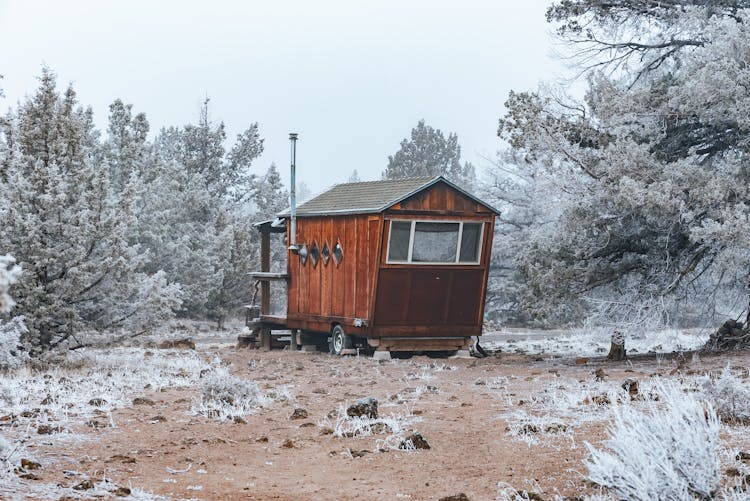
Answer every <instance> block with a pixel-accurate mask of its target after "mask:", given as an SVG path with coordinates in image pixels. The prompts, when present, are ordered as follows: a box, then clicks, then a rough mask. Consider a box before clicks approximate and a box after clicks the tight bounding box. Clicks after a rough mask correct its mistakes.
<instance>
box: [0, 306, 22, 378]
mask: <svg viewBox="0 0 750 501" xmlns="http://www.w3.org/2000/svg"><path fill="white" fill-rule="evenodd" d="M26 331H27V329H26V323H25V322H24V318H23V317H14V318H12V319H11V320H10V321H9V322H3V321H2V320H0V371H5V370H10V369H15V368H18V367H20V366H21V365H22V364H23V363H24V362H26V361H27V360H28V353H26V352H25V351H23V350H22V349H21V336H22V335H23V334H24V333H25V332H26Z"/></svg>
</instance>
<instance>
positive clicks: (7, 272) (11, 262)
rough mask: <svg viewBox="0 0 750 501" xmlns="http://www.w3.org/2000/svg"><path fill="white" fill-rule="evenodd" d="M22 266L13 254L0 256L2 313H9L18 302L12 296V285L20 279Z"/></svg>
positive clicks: (0, 306)
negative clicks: (17, 262) (10, 292)
mask: <svg viewBox="0 0 750 501" xmlns="http://www.w3.org/2000/svg"><path fill="white" fill-rule="evenodd" d="M20 275H21V268H20V267H19V266H17V265H16V260H15V258H13V256H10V255H5V256H0V313H8V312H9V311H10V309H11V308H12V307H13V306H14V305H15V304H16V303H15V302H14V301H13V298H12V297H10V294H9V291H10V286H11V285H13V284H14V283H16V282H17V281H18V277H19V276H20Z"/></svg>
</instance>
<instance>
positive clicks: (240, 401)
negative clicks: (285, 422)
mask: <svg viewBox="0 0 750 501" xmlns="http://www.w3.org/2000/svg"><path fill="white" fill-rule="evenodd" d="M270 400H271V399H270V398H269V397H266V396H265V395H263V393H262V392H261V391H260V388H259V387H258V385H257V384H256V383H254V382H252V381H248V380H246V379H240V378H238V377H236V376H232V375H231V374H229V371H228V370H227V369H226V367H217V368H216V369H215V370H212V371H211V372H209V373H208V374H206V375H205V376H204V378H203V383H202V384H201V398H200V401H199V402H197V403H194V404H193V412H195V413H197V414H200V415H202V416H205V417H207V418H211V419H218V420H220V421H223V420H230V419H236V418H241V417H242V416H246V415H248V414H252V413H254V412H255V411H256V410H257V408H258V407H261V406H263V405H264V404H266V403H268V402H269V401H270Z"/></svg>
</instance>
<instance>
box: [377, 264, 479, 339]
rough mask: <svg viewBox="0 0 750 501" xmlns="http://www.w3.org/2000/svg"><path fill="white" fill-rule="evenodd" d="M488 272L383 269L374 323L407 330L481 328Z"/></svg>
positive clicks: (439, 269)
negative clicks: (469, 326) (450, 326)
mask: <svg viewBox="0 0 750 501" xmlns="http://www.w3.org/2000/svg"><path fill="white" fill-rule="evenodd" d="M484 274H485V269H484V268H481V267H476V268H466V267H462V268H449V267H444V266H441V267H426V266H422V267H400V268H382V269H381V270H380V276H379V279H378V287H377V302H376V305H375V315H374V323H375V326H376V330H377V327H378V326H394V325H401V326H404V327H409V326H411V327H415V328H416V327H419V326H435V327H438V326H441V325H456V326H459V325H481V318H480V316H481V313H480V312H481V310H482V306H483V305H482V302H483V300H484V289H483V285H484Z"/></svg>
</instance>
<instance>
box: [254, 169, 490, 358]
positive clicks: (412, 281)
mask: <svg viewBox="0 0 750 501" xmlns="http://www.w3.org/2000/svg"><path fill="white" fill-rule="evenodd" d="M497 214H498V213H497V211H496V210H495V209H493V208H492V207H490V206H489V205H487V204H486V203H484V202H482V201H481V200H479V199H478V198H476V197H475V196H473V195H472V194H470V193H468V192H466V191H465V190H463V189H461V188H460V187H458V186H456V185H455V184H453V183H451V182H450V181H448V180H446V179H445V178H443V177H435V178H414V179H399V180H384V181H372V182H363V183H347V184H339V185H336V186H334V187H333V188H331V189H330V190H328V191H326V192H325V193H323V194H321V195H320V196H318V197H316V198H313V199H311V200H309V201H308V202H306V203H304V204H302V205H300V206H299V207H298V209H297V213H296V228H297V231H296V238H295V239H292V238H291V235H290V234H289V232H290V231H291V230H290V228H291V226H292V225H290V224H288V221H289V219H290V217H291V215H290V213H289V211H285V212H283V213H281V214H279V218H281V219H283V220H284V221H285V222H286V223H287V224H284V225H281V224H279V222H278V221H277V222H276V225H275V227H276V228H277V229H276V230H273V229H271V225H270V224H269V223H264V224H266V225H267V231H280V230H281V227H284V228H285V229H286V241H287V242H295V243H296V247H297V249H296V250H290V251H288V254H287V255H288V263H287V274H286V276H284V277H283V278H284V279H286V280H287V284H288V286H287V313H286V318H284V319H278V318H275V317H274V318H269V319H268V320H269V321H271V322H276V323H277V324H279V323H283V324H284V325H286V326H287V327H288V328H289V329H293V330H299V331H301V332H302V334H303V336H302V337H303V338H306V339H307V340H308V341H307V342H308V343H309V342H310V341H309V340H310V339H312V340H313V341H312V343H313V344H321V342H323V343H324V342H325V341H323V340H325V339H327V338H328V337H329V336H330V346H331V351H332V352H333V353H336V354H341V353H346V352H347V350H350V349H352V348H354V347H355V346H360V347H365V346H369V347H370V348H374V349H377V350H390V351H454V350H458V349H462V348H465V347H467V346H468V344H469V343H470V337H471V336H479V335H481V333H482V319H483V315H484V300H485V292H486V288H487V274H488V271H489V263H490V252H491V249H492V235H493V229H494V222H495V216H496V215H497ZM261 233H263V229H262V228H261ZM267 275H268V276H269V278H277V279H280V278H282V276H281V275H279V276H275V274H270V273H267ZM262 319H263V317H262V316H261V320H262ZM316 338H317V339H316ZM303 342H305V340H304V339H303Z"/></svg>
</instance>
